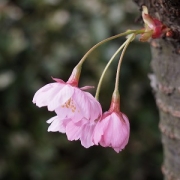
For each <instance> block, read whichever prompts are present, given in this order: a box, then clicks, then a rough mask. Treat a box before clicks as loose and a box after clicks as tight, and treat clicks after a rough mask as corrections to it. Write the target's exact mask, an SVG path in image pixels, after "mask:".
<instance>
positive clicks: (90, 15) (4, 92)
mask: <svg viewBox="0 0 180 180" xmlns="http://www.w3.org/2000/svg"><path fill="white" fill-rule="evenodd" d="M135 11H137V8H136V7H135V5H134V4H133V3H132V2H131V1H125V0H124V1H121V0H74V1H73V0H71V1H70V0H14V1H11V0H1V1H0V27H1V28H0V91H1V96H0V98H1V104H0V108H1V113H0V119H1V122H0V133H1V135H0V144H1V146H0V150H1V155H0V179H2V180H12V179H13V180H15V179H18V180H21V179H22V180H24V179H27V180H28V179H29V180H31V179H32V180H46V179H47V180H49V179H53V180H59V179H63V180H66V179H67V180H71V179H78V180H96V179H97V180H100V179H103V180H118V179H122V180H152V179H153V180H160V179H162V176H161V172H160V166H161V163H162V162H161V161H162V148H161V144H160V133H159V132H158V114H157V110H156V107H155V102H154V98H153V96H152V92H151V89H150V86H149V80H148V78H147V73H149V72H150V68H149V63H150V58H151V57H150V50H149V46H148V44H147V43H139V42H138V41H135V42H133V43H132V44H131V46H130V47H129V48H128V50H127V53H126V55H125V58H124V61H123V65H122V68H121V78H120V79H121V82H120V90H121V110H122V111H123V112H125V114H127V116H128V117H129V119H130V123H131V136H130V141H129V144H128V145H127V147H126V149H125V150H123V151H122V152H121V153H119V154H116V153H115V152H114V151H113V150H112V149H110V148H103V147H100V146H94V147H91V148H89V149H85V148H83V147H82V146H81V145H80V142H79V141H76V142H75V141H73V142H69V141H68V140H67V138H66V136H65V135H63V134H60V133H48V132H47V128H48V124H46V120H48V119H49V118H50V117H52V116H54V113H50V112H48V111H47V109H46V108H41V109H39V108H37V107H35V105H33V104H32V98H33V95H34V93H35V92H36V91H37V90H38V89H39V88H40V87H42V86H43V85H45V84H47V83H50V82H52V79H51V76H53V77H57V78H62V79H64V80H67V79H68V77H69V75H70V73H71V71H72V69H73V67H74V66H75V65H76V64H77V62H78V61H79V60H80V58H81V57H82V56H83V55H84V54H85V52H86V51H87V50H88V49H89V48H90V47H92V46H93V45H94V44H95V43H97V42H98V41H100V40H102V39H104V38H107V37H109V36H111V35H115V34H117V33H120V32H123V31H124V30H126V29H128V28H131V29H138V28H139V27H138V26H137V24H135V23H134V20H135V17H138V16H137V15H136V14H135V13H134V12H135ZM136 26H137V27H136ZM123 41H124V39H123V38H121V39H118V40H114V41H112V42H109V43H107V44H105V45H103V46H102V47H100V48H98V49H97V50H96V51H94V53H92V54H91V55H90V56H89V58H88V59H87V61H86V62H85V64H84V66H83V71H82V76H81V82H80V84H81V85H82V86H83V85H95V86H96V85H97V82H98V78H99V77H100V74H101V72H102V70H103V68H104V66H105V64H106V63H107V61H108V60H109V58H110V57H111V55H112V54H113V52H115V51H116V49H117V48H118V47H119V46H120V45H121V44H122V42H123ZM116 66H117V61H116V62H114V63H113V64H112V66H111V68H110V69H109V71H108V73H107V75H106V79H105V80H104V84H103V87H102V90H101V93H100V101H101V103H102V105H103V109H104V110H107V109H108V107H109V103H110V98H111V93H112V90H113V87H114V77H115V71H116Z"/></svg>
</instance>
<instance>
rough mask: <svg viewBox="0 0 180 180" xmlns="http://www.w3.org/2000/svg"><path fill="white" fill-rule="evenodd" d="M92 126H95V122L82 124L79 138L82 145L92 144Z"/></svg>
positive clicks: (86, 146) (87, 146)
mask: <svg viewBox="0 0 180 180" xmlns="http://www.w3.org/2000/svg"><path fill="white" fill-rule="evenodd" d="M94 128H95V123H94V124H90V123H86V124H85V125H84V126H83V129H82V133H81V137H80V140H81V144H82V146H84V147H85V148H89V147H90V146H93V145H94V143H93V132H94Z"/></svg>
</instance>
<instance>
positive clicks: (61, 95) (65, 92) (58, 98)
mask: <svg viewBox="0 0 180 180" xmlns="http://www.w3.org/2000/svg"><path fill="white" fill-rule="evenodd" d="M73 93H74V88H73V87H71V86H69V85H65V86H64V87H63V88H62V89H61V90H60V91H59V92H57V93H56V94H54V97H53V98H52V99H51V101H50V102H49V104H48V110H49V111H54V110H55V109H57V108H58V107H59V106H62V105H63V104H64V103H65V102H66V101H68V100H69V99H70V98H71V96H72V95H73Z"/></svg>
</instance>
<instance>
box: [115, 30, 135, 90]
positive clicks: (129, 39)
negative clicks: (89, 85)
mask: <svg viewBox="0 0 180 180" xmlns="http://www.w3.org/2000/svg"><path fill="white" fill-rule="evenodd" d="M135 36H136V34H131V35H130V37H129V38H128V39H127V42H126V45H125V46H124V49H123V51H122V53H121V56H120V59H119V63H118V67H117V72H116V82H115V88H114V93H118V92H119V88H118V87H119V74H120V68H121V63H122V59H123V57H124V54H125V51H126V49H127V47H128V46H129V44H130V42H131V41H133V39H134V38H135Z"/></svg>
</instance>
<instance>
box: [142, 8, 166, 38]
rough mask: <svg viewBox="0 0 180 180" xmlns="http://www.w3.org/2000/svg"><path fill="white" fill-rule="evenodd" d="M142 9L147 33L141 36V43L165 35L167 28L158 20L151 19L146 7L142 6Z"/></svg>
mask: <svg viewBox="0 0 180 180" xmlns="http://www.w3.org/2000/svg"><path fill="white" fill-rule="evenodd" d="M142 9H143V10H142V18H143V21H144V28H145V32H144V33H143V34H142V35H141V38H140V41H148V39H149V38H153V39H155V38H159V37H160V36H161V35H162V34H163V33H164V31H165V29H166V26H165V25H164V24H163V23H162V22H161V21H159V20H158V19H156V18H153V17H151V16H150V15H149V14H148V9H147V7H146V6H142Z"/></svg>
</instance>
